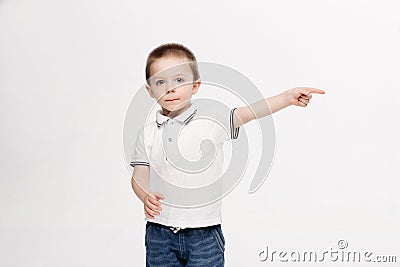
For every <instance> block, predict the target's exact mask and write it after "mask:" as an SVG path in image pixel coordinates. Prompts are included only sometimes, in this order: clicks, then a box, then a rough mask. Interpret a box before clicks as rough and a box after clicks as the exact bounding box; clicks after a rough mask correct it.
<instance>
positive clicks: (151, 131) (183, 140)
mask: <svg viewBox="0 0 400 267" xmlns="http://www.w3.org/2000/svg"><path fill="white" fill-rule="evenodd" d="M199 108H200V106H199V105H196V104H195V103H193V102H192V103H191V105H190V107H189V108H187V109H186V110H185V111H184V112H182V113H181V114H179V115H178V116H176V117H174V118H170V117H168V116H165V115H163V114H162V113H161V110H157V112H156V120H155V121H153V122H150V123H148V124H146V125H145V126H144V127H143V128H142V129H141V130H140V131H139V133H138V135H137V137H136V143H135V146H134V149H133V153H132V157H131V161H130V165H131V166H132V167H134V166H136V165H146V166H149V168H150V178H149V188H150V190H151V191H154V188H153V182H154V181H155V179H165V180H166V181H167V182H169V183H171V184H174V185H177V186H182V187H200V186H204V185H206V184H209V183H212V182H213V181H215V180H216V179H218V178H219V177H220V176H221V175H222V171H223V163H224V151H223V144H224V142H225V141H228V140H231V139H237V137H238V134H239V128H240V127H237V128H236V129H233V114H234V111H235V109H236V108H233V109H230V111H229V112H227V114H219V119H220V120H221V119H222V124H223V125H225V128H223V127H222V126H221V125H219V124H218V123H216V122H215V121H213V120H208V119H203V118H201V116H199V117H198V118H196V115H197V114H199V113H200V112H199ZM194 118H195V119H194ZM172 127H179V128H180V129H181V130H180V133H179V138H178V140H174V138H172V137H169V138H168V139H167V140H168V142H167V143H169V142H171V143H172V142H177V143H178V147H179V152H180V153H181V154H182V156H183V157H185V158H186V159H187V160H189V161H196V160H198V159H199V158H201V152H200V149H199V147H200V143H201V141H202V140H203V139H210V140H211V141H212V142H214V144H215V148H216V155H215V158H214V161H213V163H212V164H211V165H210V166H209V167H208V168H207V169H206V170H204V171H203V172H200V173H187V172H183V171H180V170H179V169H177V168H176V167H174V166H173V165H172V164H171V163H169V162H168V158H167V157H166V156H165V154H164V152H163V143H162V135H163V131H166V132H165V133H164V134H167V136H168V130H169V129H171V128H172ZM226 130H228V131H230V132H229V133H227V132H226ZM170 132H172V131H171V130H170ZM150 162H151V164H150ZM159 193H161V194H162V193H163V192H162V191H160V190H159ZM221 204H222V200H219V201H216V202H214V203H212V204H210V205H207V206H201V207H196V208H179V207H173V206H170V205H166V204H164V203H161V207H162V211H161V212H160V215H155V216H154V219H150V218H147V217H145V218H144V219H145V221H151V222H156V223H159V224H163V225H166V226H173V227H180V228H187V227H204V226H210V225H215V224H220V223H222V213H221Z"/></svg>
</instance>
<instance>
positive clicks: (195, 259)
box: [145, 221, 225, 267]
mask: <svg viewBox="0 0 400 267" xmlns="http://www.w3.org/2000/svg"><path fill="white" fill-rule="evenodd" d="M145 246H146V267H158V266H162V267H175V266H186V267H203V266H204V267H222V266H224V263H225V258H224V252H225V238H224V235H223V234H222V229H221V224H217V225H212V226H207V227H199V228H185V229H181V230H179V231H178V232H176V233H174V232H173V231H172V230H171V229H170V228H169V227H168V226H164V225H161V224H158V223H153V222H149V221H148V222H147V223H146V234H145Z"/></svg>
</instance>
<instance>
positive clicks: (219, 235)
mask: <svg viewBox="0 0 400 267" xmlns="http://www.w3.org/2000/svg"><path fill="white" fill-rule="evenodd" d="M211 230H212V232H213V234H214V237H215V238H216V239H217V242H218V245H219V247H220V249H221V251H222V252H224V251H225V238H224V235H223V234H222V230H221V228H220V227H216V228H212V229H211Z"/></svg>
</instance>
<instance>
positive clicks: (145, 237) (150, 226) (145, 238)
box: [144, 224, 153, 247]
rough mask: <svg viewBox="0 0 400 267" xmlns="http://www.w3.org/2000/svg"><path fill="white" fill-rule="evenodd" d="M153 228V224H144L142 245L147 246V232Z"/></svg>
mask: <svg viewBox="0 0 400 267" xmlns="http://www.w3.org/2000/svg"><path fill="white" fill-rule="evenodd" d="M151 228H153V225H151V224H146V234H145V236H144V245H145V246H146V247H147V244H148V243H149V232H150V230H151Z"/></svg>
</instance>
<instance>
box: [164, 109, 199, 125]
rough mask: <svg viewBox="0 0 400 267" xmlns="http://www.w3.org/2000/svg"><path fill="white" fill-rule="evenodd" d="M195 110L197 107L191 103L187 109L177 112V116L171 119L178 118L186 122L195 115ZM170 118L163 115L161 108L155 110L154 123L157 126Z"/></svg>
mask: <svg viewBox="0 0 400 267" xmlns="http://www.w3.org/2000/svg"><path fill="white" fill-rule="evenodd" d="M196 112H197V108H196V107H195V106H194V105H193V103H192V104H191V105H190V107H189V108H188V109H186V110H185V111H184V112H182V113H181V114H179V115H178V116H175V117H174V118H173V119H174V120H178V121H180V122H183V123H185V124H186V123H188V122H189V121H190V120H191V119H193V117H194V116H195V114H196ZM169 119H171V118H170V117H168V116H165V115H163V114H162V113H161V110H157V112H156V123H157V126H158V127H161V125H162V124H163V123H164V122H166V121H168V120H169Z"/></svg>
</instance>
